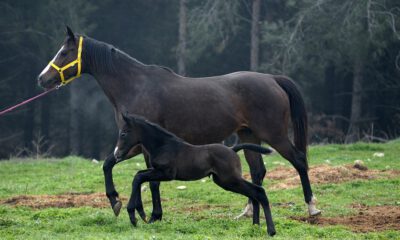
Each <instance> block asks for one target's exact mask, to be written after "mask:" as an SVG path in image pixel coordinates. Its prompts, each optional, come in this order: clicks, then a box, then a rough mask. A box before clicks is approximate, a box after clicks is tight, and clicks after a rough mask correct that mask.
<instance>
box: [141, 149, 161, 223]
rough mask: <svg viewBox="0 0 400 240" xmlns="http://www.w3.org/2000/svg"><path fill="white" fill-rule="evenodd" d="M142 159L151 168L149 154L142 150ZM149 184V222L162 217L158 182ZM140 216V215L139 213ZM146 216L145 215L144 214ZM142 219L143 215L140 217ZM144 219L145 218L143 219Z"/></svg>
mask: <svg viewBox="0 0 400 240" xmlns="http://www.w3.org/2000/svg"><path fill="white" fill-rule="evenodd" d="M143 155H144V159H145V161H146V166H147V168H151V164H150V159H149V154H147V153H146V152H145V151H144V152H143ZM149 185H150V191H151V200H152V202H153V211H152V213H151V217H150V220H149V223H152V222H155V221H157V220H160V221H161V219H162V207H161V197H160V182H157V181H151V182H150V183H149ZM140 216H142V215H140ZM144 217H146V215H144ZM142 219H143V217H142ZM143 220H144V221H145V219H143Z"/></svg>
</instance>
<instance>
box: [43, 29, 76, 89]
mask: <svg viewBox="0 0 400 240" xmlns="http://www.w3.org/2000/svg"><path fill="white" fill-rule="evenodd" d="M66 32H67V36H66V38H65V40H64V43H63V45H62V46H61V48H60V50H58V52H57V54H56V55H55V56H54V58H53V60H51V61H50V63H49V64H48V65H47V66H46V67H45V68H44V69H43V71H42V72H41V73H40V74H39V76H38V84H39V86H41V87H43V88H46V89H50V88H53V87H55V86H59V85H62V84H66V83H68V82H70V81H72V80H73V79H75V78H77V77H79V76H80V74H81V70H82V69H81V67H82V62H81V61H82V57H81V54H82V44H83V37H79V36H75V34H74V33H73V32H72V30H71V29H70V28H69V27H66Z"/></svg>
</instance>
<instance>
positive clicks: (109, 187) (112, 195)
mask: <svg viewBox="0 0 400 240" xmlns="http://www.w3.org/2000/svg"><path fill="white" fill-rule="evenodd" d="M115 164H117V162H116V159H115V157H114V153H111V154H110V155H109V156H108V157H107V158H106V160H105V161H104V164H103V172H104V180H105V186H106V195H107V198H108V200H109V201H110V204H111V207H112V209H113V211H114V214H115V216H118V215H119V212H120V210H121V207H122V202H121V201H120V200H119V198H118V192H117V191H116V190H115V187H114V182H113V176H112V169H113V167H114V166H115Z"/></svg>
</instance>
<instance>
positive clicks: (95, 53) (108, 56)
mask: <svg viewBox="0 0 400 240" xmlns="http://www.w3.org/2000/svg"><path fill="white" fill-rule="evenodd" d="M83 48H84V52H85V53H86V54H84V57H86V59H85V60H86V61H87V62H89V63H90V64H91V66H94V67H95V68H97V69H103V70H107V71H110V72H116V66H117V65H118V63H117V62H116V59H115V58H113V54H116V55H118V56H119V57H120V58H121V59H124V60H126V61H127V62H129V63H131V64H132V65H135V66H138V67H143V68H156V69H163V70H165V71H168V72H170V73H173V74H176V73H175V72H174V71H173V70H172V69H170V68H168V67H165V66H159V65H154V64H151V65H147V64H144V63H142V62H140V61H139V60H137V59H136V58H133V57H131V56H130V55H129V54H127V53H125V52H124V51H122V50H120V49H118V48H116V47H115V46H113V45H111V44H108V43H105V42H101V41H98V40H96V39H93V38H90V37H87V36H84V43H83Z"/></svg>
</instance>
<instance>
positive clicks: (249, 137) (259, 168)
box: [236, 129, 267, 219]
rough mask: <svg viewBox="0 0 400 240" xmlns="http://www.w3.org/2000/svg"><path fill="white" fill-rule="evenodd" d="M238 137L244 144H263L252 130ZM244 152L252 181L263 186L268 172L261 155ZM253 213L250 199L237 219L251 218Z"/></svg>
mask: <svg viewBox="0 0 400 240" xmlns="http://www.w3.org/2000/svg"><path fill="white" fill-rule="evenodd" d="M238 135H239V138H240V141H241V142H243V143H254V144H260V143H261V141H260V140H259V139H257V138H256V137H255V136H254V135H253V134H252V133H251V130H250V129H246V130H242V131H240V132H238ZM243 151H244V156H245V158H246V161H247V163H248V164H249V168H250V175H251V181H252V182H253V183H254V184H256V185H258V186H262V182H263V179H264V177H265V174H266V173H267V170H266V168H265V165H264V161H263V159H262V156H261V154H260V153H257V152H254V151H250V150H246V149H245V150H243ZM257 209H259V207H257ZM257 209H256V210H257ZM253 212H254V209H253V204H252V201H251V200H250V199H249V201H248V203H247V205H246V207H245V209H244V210H243V212H242V213H241V214H239V215H238V216H237V217H236V219H238V218H241V217H243V216H248V217H250V216H252V215H253Z"/></svg>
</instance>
